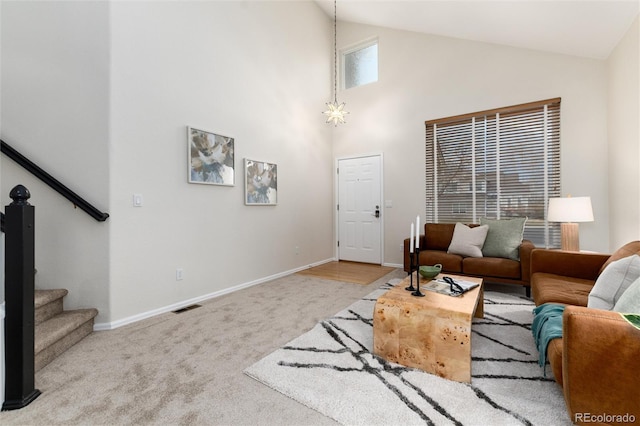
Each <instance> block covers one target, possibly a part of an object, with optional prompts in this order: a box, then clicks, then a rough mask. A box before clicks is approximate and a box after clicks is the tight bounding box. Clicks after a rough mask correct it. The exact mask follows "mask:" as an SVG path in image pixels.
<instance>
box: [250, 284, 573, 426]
mask: <svg viewBox="0 0 640 426" xmlns="http://www.w3.org/2000/svg"><path fill="white" fill-rule="evenodd" d="M398 281H399V280H397V281H392V282H390V283H388V284H386V285H385V286H383V287H381V288H380V289H379V290H376V291H374V292H372V293H370V294H369V295H367V296H366V297H364V298H363V299H361V300H359V301H357V302H355V303H354V304H352V305H351V306H349V307H348V308H347V309H345V310H343V311H341V312H339V313H337V314H336V315H335V316H334V317H332V318H329V319H327V320H325V321H322V322H320V323H319V324H317V325H316V326H315V327H314V328H313V329H312V330H310V331H309V332H307V333H305V334H303V335H302V336H300V337H298V338H296V339H294V340H292V341H291V342H289V343H288V344H287V345H285V346H284V347H282V348H280V349H278V350H276V351H275V352H273V353H271V354H270V355H268V356H266V357H265V358H263V359H261V360H260V361H258V362H257V363H255V364H253V365H252V366H250V367H249V368H247V369H246V370H245V374H247V375H249V376H250V377H253V378H254V379H256V380H258V381H260V382H262V383H264V384H265V385H267V386H270V387H271V388H273V389H275V390H277V391H279V392H281V393H283V394H285V395H287V396H289V397H291V398H293V399H295V400H296V401H298V402H300V403H302V404H304V405H306V406H308V407H310V408H313V409H314V410H317V411H319V412H320V413H322V414H324V415H326V416H328V417H331V418H333V419H334V420H336V421H337V422H339V423H342V424H345V425H385V426H386V425H403V426H406V425H424V424H427V425H492V426H496V425H545V426H548V425H570V424H571V422H570V420H569V416H568V414H567V412H566V408H565V404H564V399H563V396H562V389H561V388H560V386H559V385H558V384H556V382H555V381H554V380H553V374H552V373H551V371H550V369H549V368H547V373H546V377H545V376H544V373H543V371H542V369H541V368H540V367H539V366H538V362H537V360H538V351H537V349H536V347H535V345H534V342H533V336H532V335H531V321H532V309H533V303H532V302H531V301H530V300H529V299H527V298H525V297H523V296H517V295H512V294H506V293H500V292H493V291H485V293H484V297H485V300H484V312H485V315H484V318H483V319H478V318H476V319H474V321H473V326H472V343H471V351H472V365H471V374H472V378H471V384H465V383H458V382H452V381H449V380H446V379H442V378H440V377H438V376H434V375H432V374H428V373H425V372H423V371H420V370H416V369H411V368H407V367H403V366H401V365H398V364H393V363H389V362H386V361H385V360H383V359H381V358H378V357H376V356H374V355H373V354H372V353H371V351H372V347H373V309H374V306H375V301H376V299H377V298H378V297H379V296H380V295H381V294H383V293H384V292H385V291H386V290H387V289H389V288H390V286H391V285H394V284H397V282H398Z"/></svg>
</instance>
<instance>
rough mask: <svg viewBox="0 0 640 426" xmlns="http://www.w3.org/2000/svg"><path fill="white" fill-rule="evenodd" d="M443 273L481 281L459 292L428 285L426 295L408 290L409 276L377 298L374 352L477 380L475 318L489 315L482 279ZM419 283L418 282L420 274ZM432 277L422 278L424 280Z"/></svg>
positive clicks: (443, 374) (467, 380) (443, 373)
mask: <svg viewBox="0 0 640 426" xmlns="http://www.w3.org/2000/svg"><path fill="white" fill-rule="evenodd" d="M442 275H445V276H450V277H452V278H453V279H460V280H465V281H474V282H477V283H478V284H480V285H479V286H478V287H476V288H474V289H472V290H470V291H468V292H466V293H465V294H463V295H462V296H459V297H452V296H448V295H446V294H440V293H436V292H433V291H428V290H424V289H423V290H421V291H422V293H424V294H425V296H424V297H416V296H412V295H411V292H410V291H407V290H405V287H407V286H408V285H409V277H408V276H407V278H406V279H405V280H404V281H402V282H401V283H400V284H397V285H396V286H395V287H394V288H392V289H390V290H389V291H387V292H386V293H385V294H383V295H382V296H380V297H379V298H378V300H377V302H376V306H375V309H374V312H373V353H374V354H375V355H377V356H380V357H382V358H384V359H386V360H387V361H391V362H395V363H397V364H401V365H404V366H407V367H413V368H419V369H421V370H424V371H426V372H429V373H432V374H436V375H438V376H440V377H444V378H445V379H450V380H455V381H457V382H465V383H471V321H472V319H473V317H474V316H475V317H477V318H483V317H484V300H483V288H482V287H483V284H482V278H472V277H462V276H456V275H453V274H440V276H442ZM413 282H414V286H415V282H416V277H415V273H414V277H413ZM426 282H427V280H426V279H423V278H421V279H420V283H421V284H425V283H426ZM421 288H422V286H421Z"/></svg>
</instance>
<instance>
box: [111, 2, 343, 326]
mask: <svg viewBox="0 0 640 426" xmlns="http://www.w3.org/2000/svg"><path fill="white" fill-rule="evenodd" d="M330 23H331V22H330V20H329V18H328V17H327V16H326V15H325V14H323V13H322V12H321V10H320V9H319V8H318V6H317V5H316V4H315V3H312V2H189V3H185V2H114V3H112V5H111V22H110V24H111V33H112V39H111V61H112V62H111V93H110V98H111V112H110V114H111V119H112V121H111V128H110V134H111V150H110V159H111V160H110V161H111V166H112V170H113V173H111V181H110V186H111V200H110V205H111V213H112V217H111V219H109V220H110V221H111V246H110V258H111V265H110V271H111V273H110V276H111V298H112V299H111V306H112V311H111V320H119V319H123V318H127V317H129V316H132V315H136V314H138V313H140V312H145V311H149V310H152V309H155V308H158V307H162V306H167V305H170V304H172V303H176V302H180V301H183V300H188V299H190V298H194V297H197V296H200V295H203V294H210V293H214V292H219V291H222V290H224V289H226V288H229V287H233V286H238V285H242V284H243V283H249V282H252V281H254V280H258V279H261V278H264V277H268V276H271V275H274V274H278V273H282V272H283V271H288V270H293V269H295V268H299V267H302V266H305V265H309V264H311V263H313V262H318V261H323V260H327V259H329V258H331V257H332V256H333V248H332V244H333V238H332V232H331V230H332V229H333V222H332V220H333V219H332V214H333V210H332V208H331V206H332V186H331V181H332V170H333V162H332V156H331V127H329V126H327V125H326V124H324V120H323V115H322V114H321V112H322V111H323V110H324V109H323V107H324V102H326V101H327V99H329V98H330V93H329V89H330V87H331V84H330V82H331V80H330V78H331V73H330V66H329V60H330V58H331V49H332V43H331V37H330V34H331V32H330V29H331V26H330ZM187 125H192V126H196V127H199V128H202V129H205V130H210V131H213V132H217V133H220V134H223V135H228V136H232V137H234V138H235V168H236V185H235V186H234V187H220V186H210V185H197V184H189V183H187V145H186V126H187ZM244 158H250V159H253V160H259V161H268V162H274V163H276V164H277V165H278V174H279V177H278V205H277V206H273V207H266V206H258V207H256V206H245V205H244V177H243V173H244V169H243V167H244V165H243V159H244ZM133 193H140V194H142V195H143V196H144V203H145V204H144V206H143V207H141V208H134V207H132V194H133ZM296 246H297V247H299V251H298V253H299V254H296V253H295V247H296ZM176 268H183V269H184V280H182V281H176Z"/></svg>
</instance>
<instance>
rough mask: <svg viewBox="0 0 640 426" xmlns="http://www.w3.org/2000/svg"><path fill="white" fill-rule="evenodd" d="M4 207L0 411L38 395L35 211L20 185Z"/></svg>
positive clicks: (21, 405)
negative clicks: (1, 391) (1, 390)
mask: <svg viewBox="0 0 640 426" xmlns="http://www.w3.org/2000/svg"><path fill="white" fill-rule="evenodd" d="M10 197H11V199H12V200H13V202H12V203H11V204H9V205H8V206H6V208H5V281H4V294H5V306H6V315H5V324H4V327H5V334H4V336H5V337H4V339H5V370H6V374H5V395H4V396H5V401H4V404H3V405H2V410H3V411H4V410H15V409H18V408H22V407H24V406H26V405H28V404H29V403H31V401H33V400H34V399H36V398H37V397H38V395H40V391H39V390H37V389H35V387H34V385H35V366H34V358H35V355H34V350H35V349H34V342H35V308H34V303H33V301H34V291H35V290H34V284H35V283H34V281H35V280H34V274H35V260H34V247H35V209H34V207H33V206H32V205H31V204H29V202H28V201H27V200H28V199H29V198H30V197H31V194H30V193H29V190H28V189H27V188H25V187H24V186H22V185H18V186H16V187H15V188H13V189H12V190H11V193H10Z"/></svg>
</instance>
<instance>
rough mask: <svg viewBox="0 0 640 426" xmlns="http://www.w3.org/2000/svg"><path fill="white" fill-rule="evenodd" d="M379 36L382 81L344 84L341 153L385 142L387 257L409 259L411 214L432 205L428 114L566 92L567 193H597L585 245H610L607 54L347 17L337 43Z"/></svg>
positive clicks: (584, 230) (381, 147)
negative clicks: (563, 51) (428, 197)
mask: <svg viewBox="0 0 640 426" xmlns="http://www.w3.org/2000/svg"><path fill="white" fill-rule="evenodd" d="M371 37H378V38H379V81H378V82H377V83H372V84H370V85H366V86H361V87H357V88H354V89H348V90H343V91H340V92H339V93H338V101H340V102H346V104H347V108H346V109H347V110H348V111H350V115H349V116H348V119H349V122H348V124H347V125H345V126H343V127H339V128H338V129H336V131H335V136H334V138H335V141H334V155H335V156H336V157H341V156H348V155H356V154H359V153H363V152H364V153H366V152H372V151H374V152H375V151H383V152H384V160H385V164H384V177H385V182H384V191H385V198H386V199H391V201H392V202H393V207H391V208H388V209H385V212H384V213H386V220H385V259H384V261H385V262H386V263H402V257H401V256H402V253H401V251H400V243H401V242H402V240H403V239H404V238H406V237H407V236H408V229H409V223H410V221H411V218H412V217H415V215H416V214H421V215H424V212H425V197H424V185H425V183H424V180H425V177H424V172H425V171H424V164H425V154H424V143H425V142H424V140H425V126H424V122H425V120H431V119H437V118H442V117H448V116H453V115H458V114H464V113H469V112H474V111H481V110H485V109H491V108H498V107H503V106H509V105H515V104H520V103H525V102H531V101H538V100H543V99H549V98H555V97H561V98H562V107H561V108H562V115H561V120H562V123H561V126H562V127H561V141H562V142H561V143H562V148H561V167H562V193H563V194H567V193H570V194H572V195H574V196H580V195H589V196H591V198H592V202H593V206H594V214H595V217H596V222H594V223H587V224H581V236H580V238H581V248H583V249H587V250H598V251H607V250H608V247H609V244H608V239H609V231H608V228H609V215H608V208H607V201H608V197H607V190H608V179H607V173H608V166H607V162H606V161H602V159H603V158H606V155H607V105H606V104H607V102H606V100H607V96H606V85H607V81H606V66H605V63H604V61H598V60H591V59H583V58H578V57H572V56H566V55H559V54H551V53H543V52H538V51H532V50H525V49H517V48H511V47H504V46H498V45H492V44H486V43H478V42H470V41H464V40H459V39H453V38H446V37H438V36H431V35H425V34H419V33H414V32H407V31H397V30H392V29H387V28H379V27H372V26H367V25H360V24H351V23H344V22H343V23H339V26H338V44H339V46H349V45H352V44H354V43H357V42H359V41H362V40H365V39H368V38H371Z"/></svg>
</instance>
